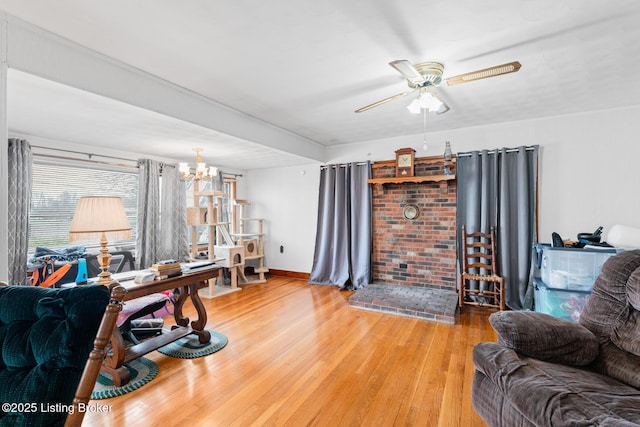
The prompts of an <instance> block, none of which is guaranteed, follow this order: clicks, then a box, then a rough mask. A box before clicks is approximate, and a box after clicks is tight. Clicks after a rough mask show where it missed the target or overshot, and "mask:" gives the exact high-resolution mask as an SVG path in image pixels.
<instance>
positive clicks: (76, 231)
mask: <svg viewBox="0 0 640 427" xmlns="http://www.w3.org/2000/svg"><path fill="white" fill-rule="evenodd" d="M102 233H105V237H107V238H109V239H110V240H123V239H129V238H131V226H130V225H129V220H128V219H127V215H126V214H125V211H124V205H123V204H122V199H120V197H111V196H87V197H81V198H80V200H79V201H78V205H77V206H76V211H75V213H74V214H73V220H72V221H71V229H70V230H69V241H71V242H75V241H78V240H86V241H95V240H100V239H101V238H102Z"/></svg>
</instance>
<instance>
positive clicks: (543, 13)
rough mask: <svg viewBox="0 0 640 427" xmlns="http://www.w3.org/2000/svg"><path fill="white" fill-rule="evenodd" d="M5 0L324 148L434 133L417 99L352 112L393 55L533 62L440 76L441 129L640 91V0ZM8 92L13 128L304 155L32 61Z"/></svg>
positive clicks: (380, 87) (623, 98)
mask: <svg viewBox="0 0 640 427" xmlns="http://www.w3.org/2000/svg"><path fill="white" fill-rule="evenodd" d="M0 9H3V10H5V11H6V12H8V13H9V14H11V15H14V16H17V17H19V18H21V19H23V20H25V21H28V22H30V23H33V24H35V25H37V26H39V27H41V28H44V29H46V30H48V31H50V32H53V33H55V34H58V35H60V36H62V37H65V38H68V39H70V40H72V41H75V42H77V43H79V44H81V45H84V46H86V47H88V48H90V49H93V50H95V51H98V52H100V53H103V54H105V55H107V56H110V57H113V58H115V59H117V60H119V61H122V62H124V63H127V64H130V65H132V66H134V67H136V68H139V69H141V70H144V71H146V72H148V73H151V74H154V75H156V76H159V77H161V78H163V79H165V80H168V81H170V82H173V83H175V84H177V85H179V86H182V87H184V88H186V89H189V90H191V91H193V92H196V93H199V94H201V95H204V96H206V97H208V98H211V99H213V100H215V101H217V102H219V103H221V104H224V105H226V106H229V107H231V108H233V109H236V110H238V111H240V112H242V113H244V114H246V115H248V116H251V117H256V118H259V119H260V120H262V121H265V122H268V123H271V124H273V125H275V126H277V127H280V128H282V129H285V130H287V131H289V132H292V133H295V134H297V135H300V136H303V137H305V138H308V139H309V140H312V141H315V142H317V143H319V144H322V145H325V146H332V145H336V144H346V143H352V142H361V141H367V140H373V139H380V138H387V137H395V136H401V135H411V134H419V133H421V132H422V118H421V116H414V115H411V114H409V113H408V112H407V110H406V108H405V107H406V105H407V104H408V103H409V101H410V100H409V99H408V98H404V99H401V100H397V101H394V102H392V103H388V104H385V105H382V106H380V107H377V108H375V109H372V110H369V111H367V112H364V113H360V114H356V113H354V110H355V109H357V108H359V107H362V106H364V105H367V104H370V103H372V102H374V101H377V100H379V99H382V98H386V97H388V96H391V95H394V94H396V93H399V92H404V91H406V90H407V86H406V83H405V81H404V79H403V78H402V77H401V76H400V75H399V74H398V73H397V72H396V71H394V70H393V69H392V68H391V67H389V66H388V65H387V64H388V62H390V61H392V60H395V59H407V60H409V61H411V62H414V63H417V62H424V61H437V62H441V63H442V64H444V66H445V71H444V77H450V76H454V75H458V74H462V73H466V72H469V71H474V70H477V69H482V68H486V67H489V66H493V65H498V64H502V63H505V62H510V61H515V60H517V61H520V63H521V64H522V69H521V70H520V71H519V72H518V73H514V74H508V75H504V76H500V77H495V78H491V79H485V80H481V81H476V82H472V83H467V84H463V85H456V86H452V87H447V88H441V89H440V90H439V93H440V95H441V97H442V98H443V99H444V100H445V101H446V102H447V104H449V106H450V107H451V111H449V112H448V113H446V114H444V115H441V116H430V117H429V121H428V128H429V131H442V130H447V129H455V128H462V127H469V126H476V125H485V124H491V123H500V122H509V121H515V120H523V119H530V118H536V117H544V116H554V115H563V114H571V113H578V112H584V111H590V110H600V109H608V108H617V107H625V106H631V105H637V104H640V78H639V77H638V76H640V25H638V22H640V19H639V18H640V2H639V1H637V0H609V1H606V2H605V1H603V0H484V1H477V0H457V1H454V0H428V1H427V0H396V1H389V0H348V1H347V0H324V1H317V0H274V1H261V0H236V1H233V2H229V1H221V0H209V1H206V0H189V1H180V2H176V1H170V0H137V1H135V2H132V1H128V0H110V1H108V2H106V1H98V0H91V1H87V0H57V1H55V2H52V1H49V0H23V1H20V2H17V1H11V0H0ZM51 91H53V92H54V93H55V96H51V93H52V92H51ZM25 93H28V94H29V96H30V97H31V96H32V97H33V98H31V101H32V102H31V103H30V104H29V105H26V104H24V103H23V100H24V99H26V97H25V96H21V95H23V94H25ZM33 100H35V101H36V102H33ZM9 101H10V104H9V126H10V130H14V131H17V132H21V133H26V134H32V135H39V136H44V137H49V138H53V139H60V140H65V141H71V142H82V143H85V144H96V145H100V144H102V145H105V144H106V145H110V146H113V144H115V143H114V142H113V141H123V143H124V144H125V145H128V146H129V147H131V143H132V141H136V144H138V145H137V149H136V150H135V151H136V152H147V151H148V150H153V151H154V152H155V154H158V155H164V156H167V157H172V158H180V157H182V158H186V157H188V156H190V153H186V154H185V153H184V148H183V147H184V141H185V140H186V141H188V142H189V143H190V144H191V145H189V146H190V147H194V146H198V145H200V146H204V147H205V150H210V149H211V150H216V151H215V152H216V157H217V156H218V152H220V151H221V152H222V153H224V152H227V153H228V158H226V159H224V161H221V162H218V160H216V162H217V163H219V164H226V165H228V166H229V167H237V168H239V169H252V168H255V167H276V166H284V165H288V164H296V163H300V162H304V161H305V159H303V158H301V157H299V156H295V155H292V154H287V153H283V152H280V151H276V150H273V149H270V148H268V147H264V146H259V145H257V144H255V143H252V142H249V141H242V140H237V139H235V138H231V137H229V136H225V135H222V134H220V133H219V132H216V131H215V130H208V129H204V128H201V127H197V126H194V125H190V124H187V123H184V122H179V121H177V120H174V119H170V118H167V117H163V116H160V115H158V114H155V113H151V112H146V111H143V110H141V109H139V108H135V107H131V106H127V105H123V104H121V103H118V102H115V101H113V100H108V99H104V98H100V97H97V96H93V95H90V94H87V93H85V92H82V91H79V90H73V89H70V88H66V87H64V86H61V85H55V84H51V83H47V82H43V81H41V80H40V79H37V78H33V77H31V76H28V75H24V74H22V73H11V74H10V81H9ZM89 106H90V107H91V108H88V107H89ZM61 107H63V108H61ZM52 112H55V114H53V113H52ZM83 123H84V124H86V126H85V125H83ZM177 140H180V141H182V144H183V145H182V147H181V148H180V152H176V144H175V141H177ZM138 147H139V148H138ZM234 149H237V150H244V151H245V154H246V155H245V156H241V159H242V163H237V161H236V160H234V159H237V158H238V156H234V154H233V150H234ZM225 150H226V151H225ZM307 161H308V160H307ZM234 162H235V163H234Z"/></svg>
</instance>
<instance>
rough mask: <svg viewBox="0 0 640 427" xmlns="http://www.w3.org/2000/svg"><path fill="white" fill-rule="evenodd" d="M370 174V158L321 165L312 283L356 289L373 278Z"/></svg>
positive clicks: (365, 284)
mask: <svg viewBox="0 0 640 427" xmlns="http://www.w3.org/2000/svg"><path fill="white" fill-rule="evenodd" d="M370 177H371V163H370V162H366V163H350V164H345V165H329V166H327V167H325V168H323V169H321V171H320V191H319V199H318V225H317V230H316V244H315V253H314V256H313V267H312V269H311V277H310V280H309V282H310V283H314V284H324V285H335V286H339V287H340V288H342V289H352V290H355V289H361V288H363V287H365V286H367V284H369V283H370V282H371V247H372V243H371V240H372V236H371V189H370V188H369V184H368V182H367V181H368V179H369V178H370Z"/></svg>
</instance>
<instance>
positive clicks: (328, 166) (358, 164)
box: [320, 162, 369, 170]
mask: <svg viewBox="0 0 640 427" xmlns="http://www.w3.org/2000/svg"><path fill="white" fill-rule="evenodd" d="M350 164H351V163H343V164H341V165H322V166H320V170H322V169H326V168H335V167H341V168H346V167H347V166H348V165H350ZM368 164H369V162H356V166H364V165H368Z"/></svg>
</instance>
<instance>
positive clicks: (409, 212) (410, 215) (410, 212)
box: [402, 205, 420, 219]
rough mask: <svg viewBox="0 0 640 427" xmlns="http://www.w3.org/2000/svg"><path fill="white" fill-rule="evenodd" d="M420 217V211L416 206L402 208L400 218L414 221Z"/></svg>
mask: <svg viewBox="0 0 640 427" xmlns="http://www.w3.org/2000/svg"><path fill="white" fill-rule="evenodd" d="M419 215H420V209H418V207H417V206H416V205H406V206H405V207H404V208H402V216H404V217H405V218H406V219H416V218H418V216H419Z"/></svg>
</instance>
